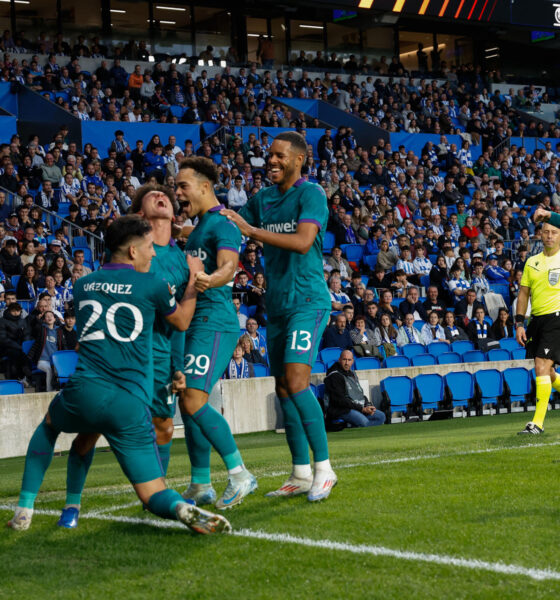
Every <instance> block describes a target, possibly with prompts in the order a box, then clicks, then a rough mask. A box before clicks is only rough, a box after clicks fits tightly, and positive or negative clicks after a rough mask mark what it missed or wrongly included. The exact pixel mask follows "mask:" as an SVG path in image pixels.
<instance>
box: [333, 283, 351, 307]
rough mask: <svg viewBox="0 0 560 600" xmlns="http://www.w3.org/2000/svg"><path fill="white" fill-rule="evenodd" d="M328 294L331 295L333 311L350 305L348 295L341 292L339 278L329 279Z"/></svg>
mask: <svg viewBox="0 0 560 600" xmlns="http://www.w3.org/2000/svg"><path fill="white" fill-rule="evenodd" d="M329 292H330V295H331V307H332V310H333V311H334V310H342V309H343V308H344V305H345V304H351V300H350V298H349V296H348V294H346V293H345V292H343V291H342V290H341V283H340V277H337V276H333V277H331V279H330V281H329Z"/></svg>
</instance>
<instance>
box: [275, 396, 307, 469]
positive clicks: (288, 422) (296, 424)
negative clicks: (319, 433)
mask: <svg viewBox="0 0 560 600" xmlns="http://www.w3.org/2000/svg"><path fill="white" fill-rule="evenodd" d="M278 399H279V400H280V406H281V407H282V412H283V413H284V429H285V430H286V440H287V442H288V446H289V447H290V452H291V453H292V464H294V465H308V464H309V463H310V460H309V444H308V443H307V435H306V433H305V429H304V427H303V423H302V422H301V417H300V416H299V412H298V409H297V408H296V405H295V404H294V403H293V401H292V399H291V398H280V397H279V398H278Z"/></svg>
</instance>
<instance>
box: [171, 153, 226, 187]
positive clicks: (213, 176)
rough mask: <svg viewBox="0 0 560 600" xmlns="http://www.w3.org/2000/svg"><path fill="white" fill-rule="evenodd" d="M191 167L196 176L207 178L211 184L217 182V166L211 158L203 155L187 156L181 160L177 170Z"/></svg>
mask: <svg viewBox="0 0 560 600" xmlns="http://www.w3.org/2000/svg"><path fill="white" fill-rule="evenodd" d="M183 169H192V170H193V171H194V172H195V173H196V174H197V175H198V176H200V177H204V178H205V179H208V181H210V183H211V184H212V185H216V184H217V183H218V168H217V166H216V164H215V163H214V161H213V160H211V159H209V158H204V157H203V156H189V157H188V158H185V159H184V160H182V161H181V163H180V164H179V170H180V171H182V170H183Z"/></svg>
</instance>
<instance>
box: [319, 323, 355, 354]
mask: <svg viewBox="0 0 560 600" xmlns="http://www.w3.org/2000/svg"><path fill="white" fill-rule="evenodd" d="M353 345H354V342H353V341H352V337H351V336H350V332H349V331H348V329H347V327H346V317H345V316H344V315H343V314H340V315H336V317H335V321H334V324H333V325H330V326H329V327H327V328H326V329H325V333H324V334H323V348H342V349H343V350H352V347H353Z"/></svg>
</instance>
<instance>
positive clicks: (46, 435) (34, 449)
mask: <svg viewBox="0 0 560 600" xmlns="http://www.w3.org/2000/svg"><path fill="white" fill-rule="evenodd" d="M57 437H58V431H55V430H54V429H53V428H52V427H50V426H49V425H47V423H46V421H45V419H43V421H42V422H41V424H40V425H39V427H37V429H36V430H35V433H34V434H33V437H32V438H31V441H30V442H29V446H28V447H27V456H26V457H25V469H24V471H23V481H22V483H21V492H20V495H19V502H18V506H21V507H22V508H33V504H34V503H35V498H36V497H37V494H38V493H39V489H40V487H41V484H42V483H43V478H44V477H45V473H46V472H47V469H48V468H49V465H50V464H51V460H52V457H53V454H54V445H55V443H56V438H57Z"/></svg>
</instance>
